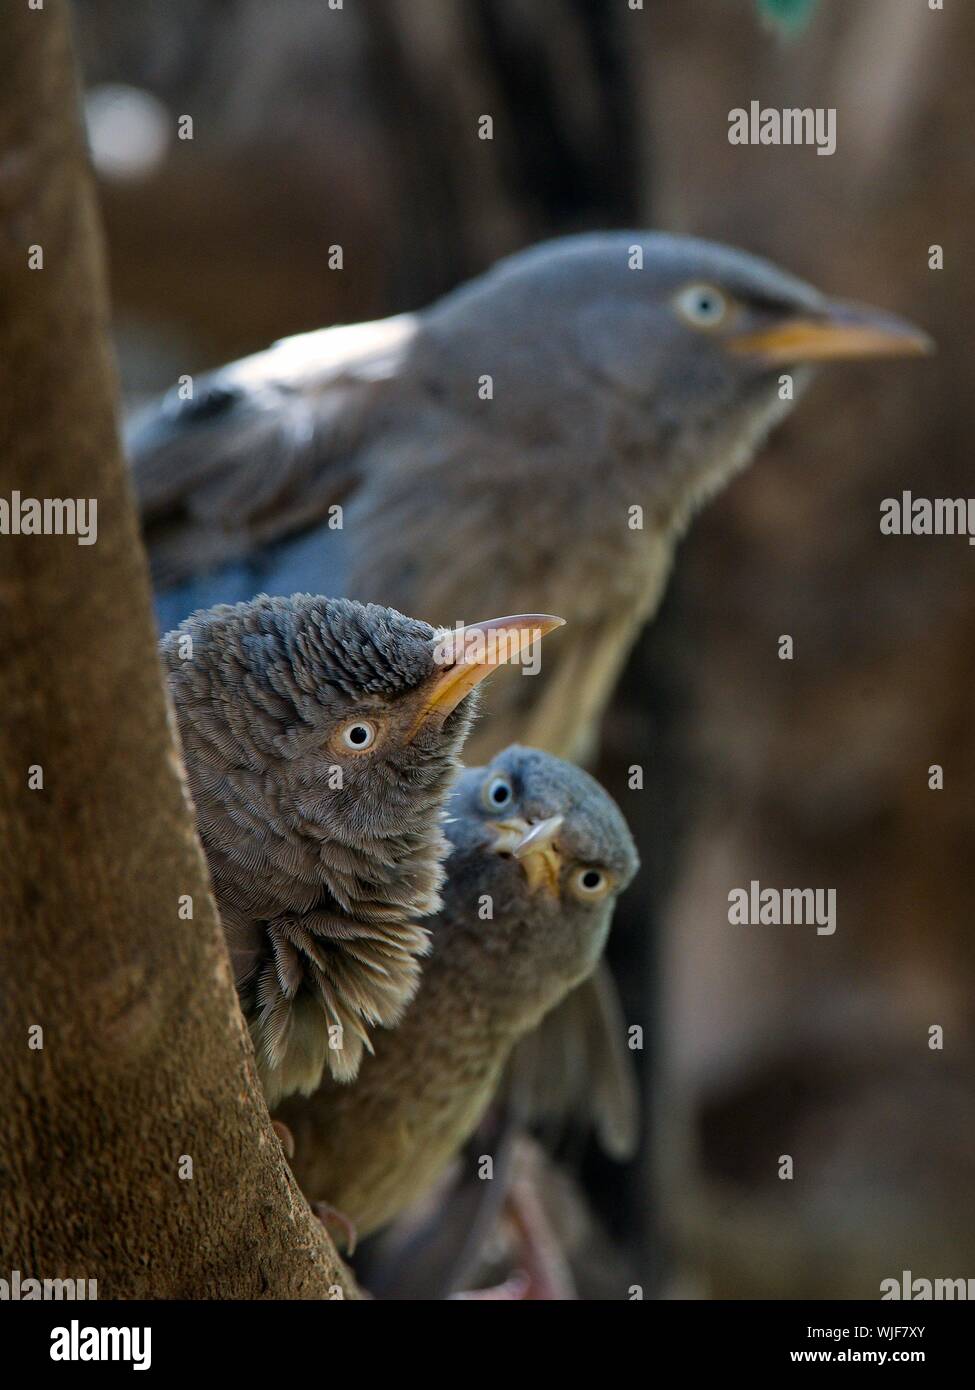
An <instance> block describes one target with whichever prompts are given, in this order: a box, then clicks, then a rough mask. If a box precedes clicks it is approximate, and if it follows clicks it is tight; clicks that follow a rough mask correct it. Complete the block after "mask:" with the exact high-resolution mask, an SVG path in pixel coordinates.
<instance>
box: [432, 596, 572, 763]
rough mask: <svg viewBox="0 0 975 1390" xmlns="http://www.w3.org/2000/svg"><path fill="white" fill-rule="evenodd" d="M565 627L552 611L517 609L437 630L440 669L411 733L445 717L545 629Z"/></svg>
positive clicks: (527, 647)
mask: <svg viewBox="0 0 975 1390" xmlns="http://www.w3.org/2000/svg"><path fill="white" fill-rule="evenodd" d="M564 626H565V619H564V618H554V617H552V615H551V614H549V613H516V614H515V615H514V616H513V617H510V618H489V619H488V620H487V622H483V623H468V625H467V626H466V627H460V628H456V629H455V630H454V631H453V632H446V633H441V634H439V635H438V637H437V639H436V646H435V656H436V659H437V665H438V668H439V669H438V670H437V671H436V672H435V674H434V675H433V676H431V677H430V682H429V686H428V688H427V691H426V694H425V695H424V698H423V701H422V703H421V706H420V712H419V714H418V715H417V717H416V721H415V723H414V724H413V727H412V729H411V730H410V735H409V736H410V738H413V737H415V735H416V733H417V732H418V730H419V729H421V728H422V727H423V725H424V724H426V722H427V721H428V720H429V719H432V718H434V717H438V718H440V719H441V720H442V719H446V717H447V715H448V714H450V712H451V710H454V709H456V708H457V706H458V705H459V704H460V702H461V700H463V699H464V698H465V696H467V695H469V694H470V693H471V691H472V690H473V689H474V687H475V686H476V685H480V683H481V681H482V680H484V679H485V678H486V677H487V676H489V675H490V674H491V672H492V671H496V670H497V669H498V667H499V666H505V665H507V664H509V663H511V662H514V661H517V659H518V657H519V656H521V654H522V652H524V651H527V650H528V649H529V648H530V647H531V646H532V645H533V644H534V643H535V642H537V641H539V640H540V639H541V638H542V637H544V636H545V635H546V633H549V632H552V631H554V629H555V628H557V627H564Z"/></svg>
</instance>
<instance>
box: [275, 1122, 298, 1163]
mask: <svg viewBox="0 0 975 1390" xmlns="http://www.w3.org/2000/svg"><path fill="white" fill-rule="evenodd" d="M271 1128H272V1129H273V1130H274V1132H275V1134H276V1135H277V1136H278V1138H279V1139H280V1140H281V1147H282V1149H284V1156H285V1158H286V1159H287V1160H288V1162H289V1163H290V1162H291V1160H292V1159H293V1158H294V1156H295V1137H294V1135H293V1134H292V1133H291V1130H290V1129H289V1128H288V1126H287V1125H286V1124H285V1123H284V1121H283V1120H272V1121H271Z"/></svg>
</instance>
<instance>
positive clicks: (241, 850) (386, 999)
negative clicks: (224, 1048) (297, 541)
mask: <svg viewBox="0 0 975 1390" xmlns="http://www.w3.org/2000/svg"><path fill="white" fill-rule="evenodd" d="M560 625H561V620H560V619H558V618H549V617H545V616H541V615H535V614H527V615H519V616H517V617H511V618H499V619H495V620H492V621H489V622H484V623H475V624H471V625H469V626H468V627H466V628H462V629H459V630H455V631H453V632H445V631H443V630H441V631H437V630H435V629H433V628H432V627H430V626H429V625H428V624H426V623H423V622H418V621H416V620H415V619H413V618H407V617H404V616H403V614H402V613H398V612H396V611H395V610H394V609H389V608H380V607H377V606H375V605H371V604H370V605H367V606H364V605H362V604H359V603H354V602H351V601H350V600H347V599H327V598H316V597H313V596H311V595H308V594H295V595H294V596H293V597H292V598H290V599H283V598H267V597H266V596H263V595H262V596H261V597H259V598H257V599H255V600H254V601H253V602H250V603H242V604H238V605H237V606H235V607H230V606H222V607H218V608H215V609H212V610H211V611H209V612H200V613H195V614H193V616H192V617H190V618H188V619H187V620H186V621H185V622H183V623H182V624H181V625H180V627H179V628H178V629H176V630H175V631H173V632H170V633H168V634H167V635H166V636H165V637H164V638H163V639H162V642H161V643H160V650H161V654H162V659H163V662H164V665H165V667H166V670H167V673H168V681H169V689H170V692H171V695H172V699H173V704H174V707H175V711H176V718H177V721H178V726H179V733H180V738H181V741H182V747H183V755H184V759H185V763H186V769H187V775H188V779H189V786H190V790H191V792H192V794H193V799H194V802H195V805H196V815H197V823H198V827H199V832H200V837H201V840H202V842H203V847H204V849H205V851H206V855H207V860H208V863H209V867H210V876H211V880H212V883H213V889H214V894H215V896H216V900H217V904H218V907H219V910H220V916H221V920H222V922H223V926H224V931H225V933H226V937H227V941H228V946H229V949H230V954H231V960H232V963H233V968H234V975H235V979H236V983H237V987H238V991H239V994H240V998H241V1004H242V1007H243V1011H244V1014H245V1017H246V1018H247V1021H248V1024H249V1026H250V1029H251V1034H252V1036H253V1039H254V1043H255V1050H256V1054H257V1062H258V1069H259V1072H260V1075H261V1080H262V1083H263V1086H264V1090H265V1094H266V1097H267V1101H268V1104H269V1105H274V1104H275V1103H276V1102H277V1101H278V1100H280V1099H281V1097H283V1096H286V1095H288V1094H289V1093H291V1092H293V1091H305V1092H309V1091H312V1090H314V1088H315V1087H316V1086H317V1085H318V1084H319V1082H320V1081H321V1079H322V1074H323V1071H324V1069H325V1067H326V1065H327V1066H328V1068H329V1070H330V1072H331V1073H332V1075H333V1076H334V1077H336V1078H337V1079H338V1080H340V1081H348V1080H350V1079H351V1078H352V1077H354V1076H355V1074H356V1072H357V1070H358V1068H359V1065H360V1062H361V1059H362V1053H363V1049H364V1048H365V1049H368V1048H369V1046H370V1041H369V1030H370V1028H371V1027H372V1026H373V1025H376V1024H383V1025H391V1024H394V1023H396V1022H397V1020H398V1019H399V1017H400V1015H401V1014H402V1012H403V1009H404V1008H405V1006H406V1004H407V1003H408V1002H409V1000H410V998H411V997H412V995H413V993H414V991H415V989H416V986H417V981H418V978H419V970H420V966H419V961H418V958H419V957H421V956H422V955H423V954H424V953H425V952H426V950H427V948H428V944H429V938H428V934H427V932H426V931H425V930H424V928H423V927H422V926H419V925H418V919H420V918H423V917H426V916H428V915H429V914H430V913H432V912H435V911H436V910H437V908H438V907H439V905H440V897H439V889H440V886H441V883H442V880H443V869H442V865H441V861H442V859H443V856H444V853H445V852H446V848H447V846H446V841H445V839H444V835H443V814H444V812H443V807H444V802H445V800H446V798H447V795H448V792H449V788H450V785H451V783H452V781H453V779H454V776H455V773H456V771H457V768H458V754H459V752H460V749H461V747H462V745H463V742H464V738H465V737H466V735H467V732H468V730H469V728H470V725H471V719H472V714H473V700H474V699H475V698H476V697H475V696H473V691H474V689H475V687H476V686H477V685H479V683H480V682H481V681H482V680H483V679H484V677H485V676H487V675H488V674H489V673H490V672H491V671H492V670H493V669H495V668H496V667H497V666H498V665H499V664H501V663H502V662H503V661H505V660H513V659H515V658H516V657H518V656H519V655H520V654H521V653H522V651H523V650H524V649H525V648H526V647H527V646H529V645H530V644H531V643H533V642H534V641H535V640H537V638H538V637H540V636H541V635H543V634H544V633H545V632H548V631H551V629H552V628H553V627H557V626H560Z"/></svg>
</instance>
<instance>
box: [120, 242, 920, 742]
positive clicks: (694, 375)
mask: <svg viewBox="0 0 975 1390" xmlns="http://www.w3.org/2000/svg"><path fill="white" fill-rule="evenodd" d="M634 248H639V251H640V252H641V254H642V257H643V261H642V269H638V268H633V267H634V263H635V254H636V253H635V251H634ZM925 345H926V340H925V339H924V338H923V335H921V334H919V333H918V332H917V330H914V329H912V328H911V327H910V325H907V324H905V323H903V322H902V321H900V320H896V319H894V318H892V317H890V316H887V315H884V314H880V313H878V312H877V311H872V310H871V311H866V310H860V309H857V308H856V307H855V306H849V305H843V304H838V303H837V302H835V301H830V300H828V299H826V298H825V297H824V296H823V295H822V294H820V293H819V291H817V290H816V289H814V288H812V287H811V286H809V285H806V284H804V283H803V282H802V281H800V280H798V279H795V278H794V277H793V276H790V275H787V274H785V273H784V272H783V271H780V270H778V269H777V268H776V267H775V266H773V265H770V264H769V263H768V262H766V261H762V260H759V259H757V258H755V257H752V256H747V255H745V254H744V253H742V252H739V251H735V250H732V249H730V248H727V247H723V246H719V245H716V244H713V243H709V242H704V241H699V240H695V239H693V238H690V237H680V236H668V235H662V234H647V233H645V232H611V233H599V234H591V235H586V236H578V237H567V238H564V239H562V240H560V241H555V242H550V243H546V244H544V245H542V246H538V247H535V248H533V249H531V250H529V251H525V252H522V253H520V254H518V255H515V256H512V257H510V258H509V259H508V260H506V261H502V262H501V263H500V264H499V265H497V266H496V267H495V268H494V269H493V270H491V271H489V272H488V273H487V274H485V275H483V276H481V277H479V278H478V279H476V280H473V281H471V282H470V283H469V284H467V285H464V286H461V287H460V288H459V289H458V290H455V291H454V292H453V293H451V294H449V295H447V296H445V297H444V298H443V299H442V300H440V301H438V302H437V303H436V304H434V305H432V306H431V307H430V308H428V309H426V310H424V311H422V312H420V313H417V314H409V315H402V316H400V317H398V318H393V319H388V320H385V321H383V322H379V323H373V324H360V325H355V326H352V327H348V328H336V329H327V330H324V331H321V332H316V333H309V334H305V335H302V336H299V337H296V338H291V339H288V340H286V341H284V342H282V343H280V344H278V345H277V346H276V347H274V348H272V349H270V350H269V351H268V352H265V353H260V354H258V355H257V356H255V357H252V358H248V359H246V360H245V361H243V362H240V363H237V364H235V365H233V366H231V367H227V368H224V369H223V370H221V371H219V372H217V373H215V374H213V375H212V376H211V377H209V378H206V379H205V380H203V381H201V382H198V383H197V394H196V398H195V399H194V400H193V401H185V402H181V401H180V400H178V399H177V398H176V397H175V396H171V397H170V398H168V400H167V401H166V402H164V403H163V405H162V406H161V407H155V408H150V409H149V410H148V411H146V412H144V413H143V414H142V415H141V417H140V418H139V419H138V420H136V421H134V422H133V424H132V426H131V428H130V431H129V436H128V439H129V448H130V452H131V454H132V457H133V463H134V470H135V482H136V486H137V489H138V493H139V499H140V504H141V508H142V515H143V520H144V525H145V531H146V538H147V542H148V546H149V551H150V557H151V560H152V564H153V569H154V573H155V575H156V580H157V585H158V587H159V588H160V589H161V590H164V592H162V593H161V594H160V598H159V603H160V608H161V611H162V612H164V613H165V614H166V616H167V619H168V618H173V617H174V616H175V617H181V616H183V613H184V612H185V611H187V610H188V608H189V607H191V606H194V605H198V604H200V603H212V602H215V601H218V600H227V599H234V598H248V597H250V596H251V594H252V593H254V592H255V591H257V590H259V589H262V588H263V589H267V590H270V591H272V592H290V591H291V590H293V589H296V588H312V589H316V590H322V589H324V590H325V591H326V592H329V591H331V592H338V591H340V592H343V593H347V594H351V595H352V596H354V597H356V598H359V599H363V600H365V599H369V600H374V601H377V602H382V603H392V604H394V605H395V606H397V607H398V608H400V609H402V610H403V611H406V612H410V613H415V614H417V615H418V616H420V617H423V618H425V619H427V620H428V621H430V622H436V623H451V622H453V621H455V620H456V619H457V618H458V617H459V616H462V615H463V614H465V613H466V611H467V609H468V608H469V606H470V602H471V595H474V594H476V595H477V596H478V603H484V604H485V605H486V606H487V607H488V608H489V609H490V608H492V607H494V608H495V609H496V610H497V611H501V612H503V611H517V610H518V609H521V608H528V607H531V608H537V607H542V608H547V609H549V610H550V611H552V612H559V613H563V614H564V615H565V616H566V617H567V619H568V620H569V621H570V623H571V633H570V634H569V637H568V640H566V641H564V642H563V643H561V644H560V647H559V650H558V651H557V652H554V651H553V653H552V656H551V660H549V661H548V662H547V665H546V670H545V672H544V674H543V677H542V679H541V681H540V682H530V683H525V682H519V681H518V680H515V679H514V678H508V679H507V680H505V681H500V682H498V683H497V686H496V688H495V690H494V691H493V692H492V699H491V700H490V701H489V703H488V712H489V715H490V717H489V718H488V719H486V720H485V722H484V725H483V727H482V729H481V730H479V731H478V734H477V736H476V738H475V743H474V744H473V745H472V747H473V754H474V756H477V757H483V756H487V755H490V754H492V753H493V752H495V751H497V749H498V748H499V747H503V746H504V745H505V744H506V743H508V742H511V741H514V740H515V739H520V740H522V741H524V742H526V743H531V744H535V745H537V746H540V747H544V748H548V749H549V750H550V751H552V752H556V753H559V754H561V755H563V756H579V755H580V753H583V752H585V750H586V748H587V746H588V744H589V742H590V740H591V737H592V733H593V730H594V728H595V725H596V723H597V721H598V718H599V715H600V714H601V712H602V709H603V708H604V706H605V703H606V701H607V700H608V698H609V695H610V693H611V691H612V688H613V685H614V683H615V680H616V677H617V674H618V672H619V669H620V667H621V665H622V663H623V661H624V660H625V657H626V654H627V652H628V651H629V649H630V647H631V645H632V643H633V642H634V641H635V639H636V637H637V635H638V633H639V631H640V629H641V627H642V625H643V624H644V623H645V622H646V621H647V620H648V618H649V617H650V616H652V614H653V612H654V611H655V609H656V606H657V604H658V602H659V599H660V595H661V593H662V590H663V587H664V584H665V582H666V578H667V574H668V572H669V568H670V564H671V560H672V556H673V551H674V548H675V545H676V543H677V541H678V539H679V537H680V535H681V534H682V532H683V531H684V529H685V528H686V526H687V524H688V522H689V520H690V518H691V516H692V515H693V513H694V511H695V510H696V509H697V508H698V507H699V506H700V505H701V504H702V503H703V501H704V500H705V499H706V498H708V497H709V496H710V495H712V494H713V493H714V492H716V491H717V490H718V489H719V488H720V487H721V486H722V485H723V484H724V483H725V482H727V480H728V479H729V478H730V477H731V476H733V475H734V473H735V472H737V471H738V470H740V469H741V468H743V467H744V466H745V465H746V464H747V463H748V462H749V460H750V459H751V457H752V456H753V454H754V452H755V450H756V449H757V447H758V446H759V444H760V443H761V441H762V440H763V439H764V437H765V435H766V434H767V433H768V431H769V429H770V428H771V427H772V426H773V425H774V424H775V422H776V421H777V420H779V419H781V418H782V416H783V415H785V414H786V413H787V411H788V410H789V409H791V407H792V403H793V401H794V400H795V399H797V398H798V397H799V396H800V395H801V393H802V389H803V387H804V385H805V383H806V382H807V380H808V378H809V375H810V373H809V370H808V368H807V367H804V366H802V364H803V363H804V362H811V361H821V360H827V359H829V358H832V357H841V356H867V355H877V354H890V353H896V352H911V351H914V352H916V351H920V350H923V348H924V347H925ZM783 372H788V373H789V374H790V375H791V376H792V378H793V390H792V394H791V397H789V398H785V397H784V393H783V391H782V389H781V387H780V377H781V375H782V373H783ZM485 377H490V378H491V393H490V398H489V399H488V398H482V396H484V395H485V394H486V392H485V390H484V389H482V390H481V391H480V392H479V385H481V384H482V383H483V379H484V378H485ZM336 505H338V506H342V507H343V508H344V514H343V517H342V521H343V525H342V528H341V529H337V528H336V529H333V528H334V527H335V521H336V514H334V513H330V511H329V508H330V507H334V506H336ZM634 508H639V509H641V510H640V513H639V518H638V520H637V517H638V514H637V513H636V512H634V511H633V509H634ZM458 541H460V542H461V543H460V544H459V545H458Z"/></svg>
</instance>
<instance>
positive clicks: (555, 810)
mask: <svg viewBox="0 0 975 1390" xmlns="http://www.w3.org/2000/svg"><path fill="white" fill-rule="evenodd" d="M448 809H449V812H450V816H451V819H450V820H449V821H448V825H447V833H448V835H449V837H450V841H451V844H452V846H453V848H452V852H451V854H450V856H449V858H448V859H447V865H446V867H447V882H446V885H445V887H444V890H443V897H444V905H443V910H442V911H441V913H440V914H439V915H438V916H437V918H436V919H435V920H434V921H433V922H432V923H431V928H430V932H431V938H432V949H431V953H430V956H429V958H428V959H427V960H426V961H425V962H424V967H423V976H422V980H421V983H420V987H419V990H418V992H417V995H416V998H415V999H414V1000H413V1003H412V1004H411V1005H410V1007H409V1009H408V1010H407V1012H406V1014H405V1016H404V1018H403V1020H402V1022H401V1023H400V1025H399V1027H398V1028H396V1029H395V1030H393V1031H391V1032H389V1033H384V1034H382V1035H377V1037H376V1039H375V1053H374V1055H372V1056H369V1057H366V1058H364V1059H363V1062H362V1066H361V1068H360V1070H359V1074H358V1077H357V1078H356V1080H355V1081H354V1083H352V1084H351V1085H348V1086H338V1085H336V1084H335V1083H334V1082H333V1081H331V1080H330V1079H328V1078H326V1079H325V1080H324V1082H323V1084H322V1086H321V1087H320V1088H319V1090H318V1091H316V1093H315V1094H314V1095H313V1096H312V1097H310V1098H309V1099H300V1098H298V1097H295V1098H293V1099H292V1100H291V1101H289V1102H287V1103H286V1104H285V1105H284V1106H283V1108H282V1109H281V1110H280V1112H279V1120H280V1121H282V1122H283V1123H284V1125H286V1126H287V1128H288V1130H290V1133H291V1137H292V1140H293V1143H294V1154H293V1157H292V1159H291V1163H292V1167H293V1169H294V1172H295V1175H296V1177H297V1178H298V1181H299V1183H300V1184H301V1186H302V1188H303V1190H304V1191H305V1193H306V1195H307V1196H308V1197H309V1198H310V1199H312V1200H314V1201H321V1202H324V1203H327V1204H328V1206H330V1207H331V1208H333V1209H335V1210H337V1211H338V1212H341V1214H342V1215H343V1216H344V1217H346V1218H347V1219H348V1220H349V1221H351V1222H352V1223H354V1225H355V1227H356V1228H357V1231H358V1232H359V1234H368V1233H369V1232H370V1231H374V1230H376V1229H377V1228H378V1227H380V1226H383V1225H385V1224H386V1223H387V1222H389V1221H391V1220H392V1219H393V1218H394V1217H396V1216H397V1215H398V1214H399V1213H400V1212H401V1211H403V1209H404V1208H405V1207H407V1206H408V1205H409V1204H410V1203H412V1202H414V1201H415V1200H417V1199H418V1198H419V1197H421V1196H422V1195H423V1194H424V1193H425V1192H426V1191H428V1189H429V1188H430V1187H431V1186H432V1185H433V1184H434V1183H435V1181H436V1179H437V1178H438V1176H439V1175H440V1174H441V1173H442V1172H443V1170H444V1168H445V1167H446V1165H447V1164H448V1163H449V1161H450V1159H451V1158H452V1157H453V1155H454V1154H455V1153H457V1151H458V1150H459V1149H460V1147H461V1145H462V1144H463V1143H464V1141H465V1140H466V1139H467V1138H468V1136H469V1135H470V1134H472V1133H473V1131H474V1129H475V1127H476V1126H477V1124H478V1122H479V1120H480V1118H481V1116H482V1115H483V1113H484V1111H485V1109H486V1107H487V1106H488V1105H489V1103H490V1101H491V1099H492V1097H493V1096H494V1094H495V1091H496V1089H497V1087H498V1084H499V1081H500V1078H501V1074H502V1071H503V1069H504V1065H505V1062H506V1060H507V1058H508V1056H509V1054H510V1052H511V1050H512V1048H513V1047H514V1045H515V1044H516V1042H517V1041H518V1039H519V1038H521V1037H522V1036H524V1035H525V1034H526V1033H528V1032H530V1031H531V1030H532V1029H533V1028H535V1027H536V1025H537V1024H538V1023H539V1021H540V1020H541V1019H542V1018H543V1017H544V1016H545V1015H546V1014H547V1013H548V1012H549V1011H550V1010H551V1009H552V1008H553V1007H554V1006H555V1005H556V1004H557V1003H558V1002H559V1001H560V1000H561V999H563V998H564V997H565V995H566V994H568V993H569V991H570V990H572V989H573V988H574V987H575V986H576V985H578V984H579V983H580V981H582V980H583V979H585V978H586V977H587V976H589V975H590V974H591V972H592V971H593V969H594V967H595V966H596V963H597V961H598V960H599V957H600V955H601V954H602V950H603V947H604V945H605V943H606V937H607V934H608V932H609V927H610V921H611V919H612V915H613V908H614V906H615V903H616V899H617V897H618V896H619V894H620V893H622V892H623V890H624V889H625V888H626V887H627V885H628V884H629V882H630V881H631V879H632V878H633V875H634V874H635V873H636V870H637V865H638V860H637V853H636V849H635V847H634V845H633V840H632V838H631V836H630V832H629V830H628V829H627V826H626V822H625V821H624V819H623V817H622V815H621V814H620V811H619V809H618V807H617V806H616V803H615V802H614V801H613V800H612V798H611V797H609V796H608V795H607V794H606V792H605V791H603V789H602V788H601V787H600V786H599V784H598V783H597V782H596V781H594V780H593V778H592V777H590V776H589V774H588V773H586V772H583V771H581V770H580V769H579V768H577V767H574V766H572V765H571V764H568V763H565V762H562V761H561V760H559V759H558V758H553V757H551V756H550V755H549V754H547V753H542V752H539V751H537V750H535V749H530V748H521V747H513V748H510V749H507V750H506V751H505V752H504V753H502V754H501V755H500V756H499V757H497V758H496V759H495V760H494V761H493V762H492V763H491V764H490V766H488V767H486V768H484V767H482V768H471V769H468V770H466V771H465V772H464V773H463V774H462V776H461V778H460V780H459V781H458V783H457V785H456V788H455V790H454V792H453V795H452V796H451V799H450V802H449V807H448Z"/></svg>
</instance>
